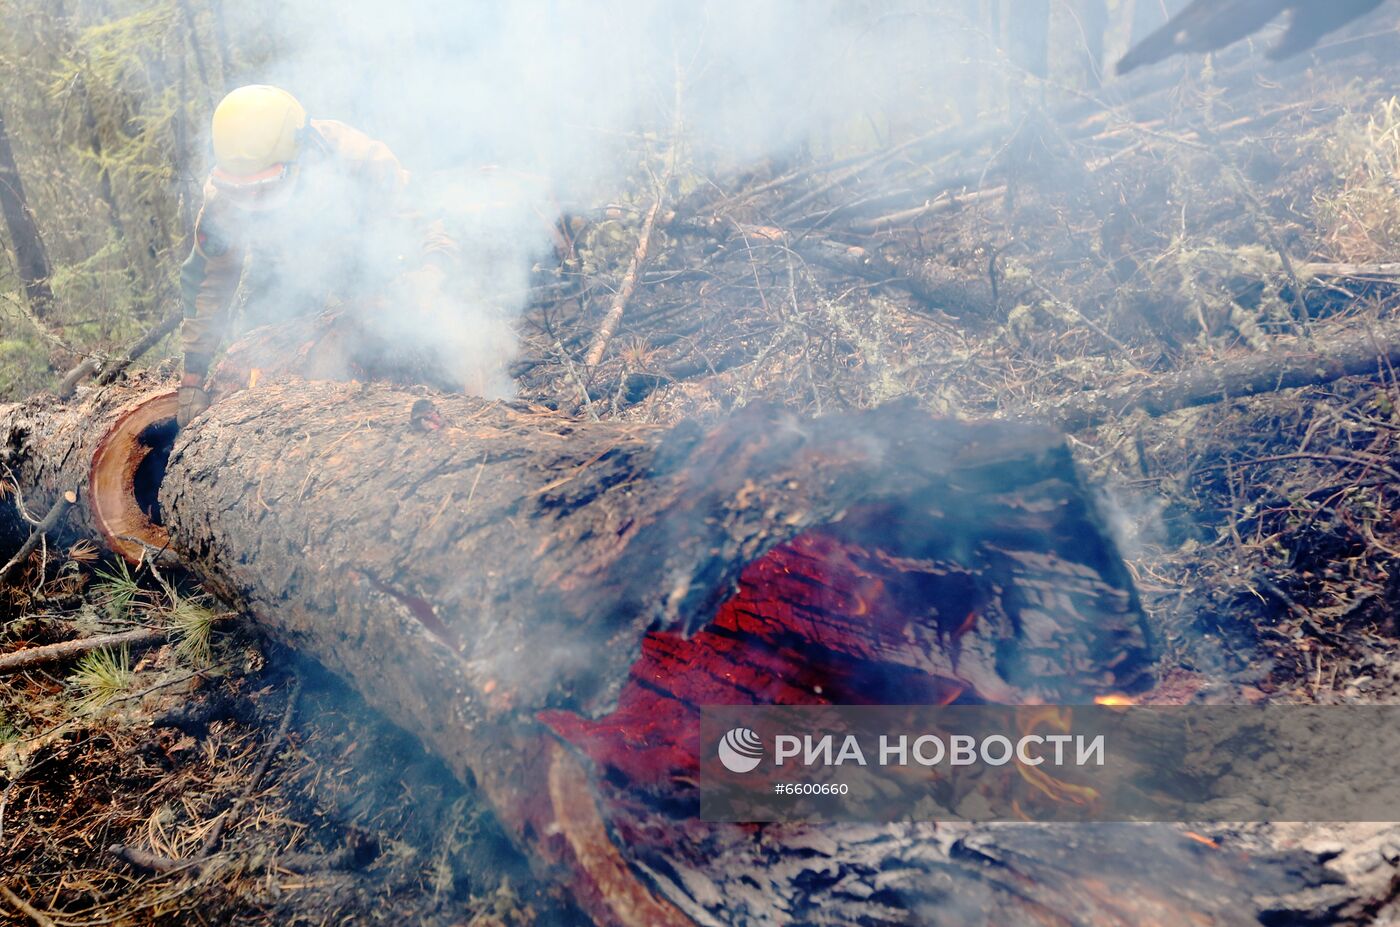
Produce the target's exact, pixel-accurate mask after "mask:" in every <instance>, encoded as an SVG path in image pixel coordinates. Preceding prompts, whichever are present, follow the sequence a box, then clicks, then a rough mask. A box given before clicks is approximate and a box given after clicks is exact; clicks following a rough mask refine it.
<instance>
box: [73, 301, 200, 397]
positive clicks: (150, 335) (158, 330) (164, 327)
mask: <svg viewBox="0 0 1400 927" xmlns="http://www.w3.org/2000/svg"><path fill="white" fill-rule="evenodd" d="M184 317H185V316H184V313H183V312H172V313H170V314H169V315H168V316H166V317H165V318H163V319H161V320H160V322H159V323H157V324H156V326H155V327H154V328H152V329H151V330H150V331H148V332H146V334H144V335H142V336H141V337H140V338H138V339H137V340H136V341H133V342H132V343H131V346H130V347H128V348H127V349H126V350H125V351H123V352H122V354H121V357H119V358H118V359H116V360H112V361H109V362H106V363H102V362H99V361H98V360H97V358H95V357H89V358H87V359H86V360H84V361H83V362H82V363H81V364H79V365H78V366H76V367H74V368H73V369H72V370H70V371H68V373H67V374H66V375H64V377H63V379H62V380H61V381H60V382H59V384H58V386H57V387H56V388H55V390H54V392H55V393H57V395H58V397H59V398H60V399H67V398H68V397H69V396H72V395H73V393H74V392H75V391H76V390H77V388H78V384H79V383H82V382H83V381H84V380H86V379H87V378H88V377H90V376H92V375H93V374H94V373H97V371H98V370H99V369H100V370H101V371H102V374H101V375H100V376H99V377H98V378H97V382H98V384H99V385H101V386H106V385H107V384H109V383H112V382H114V381H115V380H116V379H117V377H119V376H121V375H122V374H123V373H125V372H126V368H128V367H130V366H131V365H132V364H134V363H135V362H136V361H137V360H139V359H140V358H141V357H142V356H143V355H144V354H145V353H146V352H147V351H149V350H150V349H151V348H153V347H155V346H156V345H157V344H159V343H160V341H161V339H162V338H164V337H165V336H166V335H168V334H170V333H171V332H173V331H174V330H175V329H176V328H178V327H179V326H180V322H181V321H182V320H183V319H184Z"/></svg>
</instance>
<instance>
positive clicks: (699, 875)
mask: <svg viewBox="0 0 1400 927" xmlns="http://www.w3.org/2000/svg"><path fill="white" fill-rule="evenodd" d="M230 369H233V372H232V373H230V372H229V370H225V373H224V377H225V380H226V381H227V382H236V381H237V380H238V379H240V378H241V375H240V374H238V372H237V370H236V369H234V368H230ZM153 385H154V384H152V383H151V382H149V381H141V380H137V381H135V382H134V383H133V384H132V385H130V386H111V387H103V388H96V389H90V390H88V391H86V392H85V393H84V394H83V396H82V400H81V402H80V403H79V404H78V405H76V406H73V407H68V408H64V407H60V406H57V405H56V404H54V403H53V401H52V400H44V399H36V400H33V401H30V402H27V403H24V404H20V405H18V406H12V407H9V408H7V409H3V410H0V428H3V429H4V430H5V431H4V433H5V435H6V438H7V440H6V442H5V447H6V448H7V449H8V454H9V459H10V462H11V463H12V466H13V468H14V469H15V472H16V474H17V476H18V478H19V479H20V480H21V482H22V483H23V484H24V486H25V490H26V494H27V496H28V497H29V498H30V499H40V498H43V497H44V496H45V495H46V494H48V495H49V496H50V497H51V495H52V493H55V492H57V491H59V490H60V488H61V487H64V486H67V485H71V482H70V478H71V476H72V474H74V473H76V472H80V471H90V472H89V473H88V475H89V480H88V482H86V483H85V484H84V485H85V486H87V487H88V492H87V493H86V494H85V495H86V498H87V502H88V505H86V506H82V507H80V511H78V512H76V513H75V519H74V520H73V522H72V523H76V524H79V525H83V526H86V528H87V530H91V531H94V532H96V533H99V534H102V535H103V536H104V537H106V538H107V539H108V540H109V541H111V542H113V543H114V544H115V545H116V546H117V547H118V548H119V549H122V550H124V552H125V553H126V555H128V556H133V557H137V556H146V555H149V554H150V552H151V550H153V549H159V548H161V547H164V546H165V544H166V543H167V540H168V542H169V544H170V545H171V547H172V548H173V550H174V551H175V552H176V553H177V554H178V557H179V559H180V560H181V562H182V563H184V564H185V565H186V566H187V567H189V568H190V569H191V570H192V571H193V572H194V573H195V574H197V575H198V576H199V577H200V578H201V579H202V580H203V581H204V583H205V584H206V586H207V587H208V588H209V589H210V590H211V591H213V592H215V593H216V594H218V595H219V596H220V597H221V598H223V599H224V600H225V601H227V602H229V603H231V604H232V605H234V606H236V607H237V608H240V609H242V610H244V611H246V612H249V613H251V614H253V615H254V616H256V618H257V620H258V621H259V622H260V623H261V624H262V626H263V627H265V628H266V629H267V631H268V632H269V633H270V634H272V635H274V636H276V637H278V638H280V639H281V640H283V641H284V642H286V643H288V644H290V645H291V646H293V647H296V648H298V649H300V650H301V651H303V652H305V653H307V654H308V655H310V656H313V657H315V658H316V659H318V660H320V661H321V662H323V663H324V664H325V665H327V666H328V667H329V668H331V669H332V670H334V671H335V672H337V673H338V674H340V675H341V676H343V677H344V678H345V679H347V680H348V681H349V682H350V683H351V684H352V685H353V686H354V687H355V688H357V689H358V690H359V691H360V692H361V693H362V694H363V695H364V697H365V699H366V700H367V701H368V702H369V703H370V704H371V705H373V706H375V707H377V708H378V709H380V710H381V711H383V712H384V713H385V714H386V715H388V716H389V717H390V718H392V719H393V720H395V721H396V722H397V723H398V724H400V725H402V726H403V727H405V728H406V729H408V730H410V731H412V732H414V733H415V734H416V735H417V736H418V737H420V738H421V739H422V741H423V742H424V743H425V745H427V746H428V747H429V749H431V750H432V751H433V752H435V753H437V754H438V755H439V756H441V757H442V758H443V759H444V760H445V761H446V762H447V764H448V765H449V767H450V768H451V769H452V770H453V771H454V772H455V773H456V774H457V775H458V776H460V777H461V778H462V779H463V780H464V781H468V782H476V783H478V784H479V786H480V787H481V789H482V790H483V791H484V792H485V794H486V795H487V796H488V797H489V798H490V800H491V801H492V803H493V804H494V806H495V807H496V809H497V811H498V813H499V815H500V817H501V819H502V821H503V822H504V823H505V824H506V826H507V828H508V829H509V830H510V831H512V832H513V833H514V834H515V835H516V837H517V838H518V839H519V840H520V841H521V843H522V844H523V845H525V846H526V847H528V848H529V849H530V850H531V852H532V853H533V854H534V857H535V858H536V860H537V861H538V862H539V864H540V867H541V871H542V872H544V873H547V874H548V875H549V876H551V877H553V878H559V879H562V880H563V881H564V882H565V883H567V885H568V886H569V887H570V888H571V889H572V891H573V892H574V895H575V897H576V898H577V899H578V901H579V903H580V904H581V905H582V906H583V907H584V908H585V909H586V910H588V911H589V913H590V914H591V915H592V916H593V917H594V918H595V919H597V921H598V922H599V923H604V924H623V925H638V927H641V925H645V927H657V925H670V924H681V925H683V924H692V923H699V924H706V923H731V922H751V923H792V922H801V923H855V922H864V923H905V922H908V921H909V917H910V915H909V914H908V913H907V912H917V911H924V912H929V911H931V910H933V907H937V906H938V905H940V904H944V903H945V901H940V899H946V898H948V897H963V896H965V897H967V898H974V897H975V898H977V899H979V901H978V904H979V906H980V907H981V908H982V909H983V910H986V911H994V912H997V913H998V914H1000V915H1001V918H1000V919H999V920H1000V922H1008V923H1009V922H1017V923H1064V922H1066V921H1069V922H1073V923H1082V924H1104V925H1109V924H1113V925H1117V924H1128V923H1136V922H1142V921H1143V920H1144V919H1153V918H1156V919H1166V918H1168V917H1170V918H1173V919H1178V920H1180V919H1186V920H1190V919H1193V918H1194V919H1197V920H1210V921H1212V922H1215V923H1247V922H1250V921H1252V913H1253V912H1255V911H1257V909H1258V904H1257V903H1256V901H1255V898H1256V895H1258V894H1259V893H1261V892H1263V893H1266V894H1267V893H1268V892H1274V893H1276V894H1277V893H1279V892H1282V891H1285V890H1291V889H1293V888H1296V887H1297V885H1296V879H1295V881H1294V882H1291V883H1287V884H1286V885H1285V884H1284V883H1285V881H1286V880H1283V879H1282V877H1281V876H1280V875H1279V871H1280V870H1278V869H1275V868H1270V866H1271V865H1272V864H1268V865H1266V864H1264V863H1263V862H1261V861H1260V860H1258V859H1252V860H1248V861H1247V864H1246V862H1240V863H1238V864H1236V863H1235V862H1230V861H1225V860H1223V859H1212V860H1211V861H1210V864H1209V866H1205V864H1204V863H1202V864H1200V866H1199V867H1198V864H1197V863H1196V862H1193V858H1192V857H1191V855H1190V851H1189V848H1188V849H1187V850H1183V849H1182V848H1181V847H1179V846H1176V843H1177V842H1179V838H1178V837H1175V836H1173V837H1170V838H1163V837H1161V836H1160V834H1159V836H1158V837H1154V838H1152V840H1151V841H1146V840H1145V839H1144V837H1143V836H1142V835H1143V834H1144V833H1145V832H1144V831H1143V830H1141V829H1138V830H1133V829H1119V830H1114V831H1104V832H1103V834H1102V836H1101V837H1097V838H1095V841H1096V842H1092V843H1091V844H1086V845H1085V846H1086V852H1085V854H1084V855H1083V856H1082V857H1081V856H1079V855H1077V854H1075V853H1066V852H1065V849H1064V842H1063V840H1059V839H1058V838H1051V837H1044V836H1036V835H1037V834H1045V833H1048V832H1047V831H1045V830H1043V829H1033V830H1032V831H1028V832H1026V834H1027V835H1026V836H1020V837H1003V838H998V841H997V842H996V843H995V848H993V846H992V844H990V843H988V842H987V839H986V838H985V835H984V837H982V838H979V837H978V834H981V833H983V832H981V831H976V830H974V831H972V832H971V833H970V834H968V835H967V836H966V837H965V838H963V839H960V840H956V841H955V840H952V839H949V837H948V833H949V832H948V831H946V830H940V831H934V830H930V829H927V828H894V829H891V828H874V829H871V828H866V829H863V830H862V829H851V828H793V827H785V828H775V829H767V830H758V831H756V830H754V829H751V828H745V827H740V826H734V825H719V824H701V823H699V822H698V821H697V820H696V819H695V815H694V804H695V801H696V798H695V792H694V781H693V777H694V775H695V769H696V768H697V765H698V755H697V750H698V749H699V747H698V744H697V743H695V739H696V738H697V736H698V722H697V721H696V719H695V714H696V711H697V708H698V706H700V705H702V704H712V703H725V702H733V701H736V700H738V701H752V702H756V703H769V702H771V703H781V704H821V703H832V702H835V703H852V704H862V703H864V704H878V703H890V702H894V703H899V702H914V703H932V702H946V701H951V700H964V701H982V700H993V701H1025V700H1034V699H1040V700H1045V701H1069V702H1074V701H1083V700H1085V699H1088V698H1089V697H1091V696H1094V695H1096V694H1102V693H1106V692H1132V691H1138V690H1141V689H1143V688H1144V687H1145V686H1147V685H1149V684H1150V682H1151V670H1152V660H1153V656H1154V650H1153V645H1152V641H1151V637H1150V635H1149V633H1148V631H1147V629H1146V628H1145V626H1144V623H1143V619H1142V616H1141V613H1140V612H1139V610H1138V607H1137V602H1136V598H1135V595H1134V593H1133V590H1132V587H1131V584H1130V582H1129V579H1128V575H1127V573H1126V571H1125V568H1124V566H1123V564H1122V563H1121V561H1120V560H1119V558H1118V556H1117V554H1116V552H1115V550H1114V547H1113V544H1112V543H1111V541H1109V540H1108V538H1107V534H1106V532H1105V530H1104V527H1103V524H1102V522H1101V520H1100V519H1099V517H1098V515H1097V514H1096V510H1095V507H1094V504H1093V503H1092V501H1091V499H1090V497H1089V495H1088V494H1087V493H1086V492H1085V491H1084V490H1083V488H1082V487H1081V486H1080V484H1079V481H1078V478H1077V475H1076V473H1075V469H1074V466H1073V462H1072V460H1071V458H1070V455H1069V454H1068V452H1067V450H1066V448H1065V446H1064V444H1063V442H1062V441H1061V439H1060V438H1059V437H1058V435H1057V434H1056V433H1054V432H1052V431H1049V430H1046V429H1043V428H1040V427H1036V426H1029V425H1022V424H1015V423H986V424H967V423H958V422H935V421H932V420H929V419H925V418H922V417H920V416H917V415H916V414H915V413H913V412H912V411H911V410H909V409H906V408H888V409H884V410H879V411H875V412H870V413H865V414H855V415H847V416H835V417H831V418H826V419H820V420H816V421H808V420H803V419H800V418H798V417H796V416H793V415H790V414H788V413H786V412H782V411H779V410H748V411H746V412H745V413H744V414H742V415H739V416H737V417H735V418H733V419H731V420H730V421H728V422H725V423H723V424H721V425H719V426H717V427H715V428H713V429H710V430H708V431H706V430H702V429H700V428H698V427H696V426H682V427H679V428H676V429H671V430H666V429H661V428H656V427H651V426H639V425H628V424H621V423H580V422H576V421H571V420H568V419H564V418H562V417H559V416H557V415H555V414H552V413H548V412H545V411H542V410H538V409H533V408H529V407H525V406H518V405H511V404H506V403H499V402H486V401H482V400H476V399H471V398H466V397H462V396H443V395H434V394H430V393H428V392H427V391H424V390H421V389H419V390H405V389H398V388H393V387H390V386H384V385H367V386H366V385H361V384H345V383H308V382H304V381H299V380H295V379H292V380H282V381H278V382H273V383H268V382H266V381H264V382H262V383H261V384H260V385H258V386H257V387H256V388H252V389H241V390H236V391H232V392H230V391H229V390H227V389H226V390H225V392H224V394H223V395H222V396H221V397H220V398H219V399H218V401H216V403H215V404H214V406H213V407H212V408H211V409H210V411H209V412H208V413H206V415H205V416H204V417H203V418H201V419H200V420H199V422H198V423H197V424H196V425H195V426H194V427H192V428H190V429H189V430H188V431H187V432H186V433H185V434H183V435H181V436H180V437H179V440H178V441H175V442H174V444H173V447H172V446H171V443H170V442H171V438H172V435H171V432H170V429H169V427H168V424H167V423H168V420H169V416H170V415H172V414H173V404H172V401H171V398H170V395H169V394H168V392H165V391H164V390H161V389H157V390H154V391H152V390H151V387H152V386H153ZM167 453H168V454H169V456H168V460H167V458H166V456H165V455H166V454H167ZM153 517H154V518H157V519H159V520H160V521H162V522H163V524H155V523H153V522H152V521H150V519H151V518H153ZM123 538H127V539H129V541H130V544H127V546H125V547H123V546H122V545H123V543H124V542H123ZM969 839H970V841H971V842H969ZM979 840H980V842H979ZM1158 840H1164V841H1166V842H1168V843H1171V844H1172V847H1173V849H1172V850H1171V852H1170V853H1166V854H1165V856H1164V858H1169V859H1173V860H1176V861H1177V862H1176V863H1174V865H1178V864H1179V866H1180V867H1181V871H1182V872H1183V873H1186V874H1187V875H1188V876H1190V877H1188V878H1184V879H1183V881H1182V883H1181V885H1180V887H1179V888H1174V887H1172V886H1160V885H1156V884H1152V885H1149V884H1147V883H1146V882H1145V880H1144V877H1143V876H1142V875H1141V874H1140V872H1138V871H1137V870H1134V869H1132V867H1125V866H1118V865H1116V861H1117V860H1123V859H1127V858H1129V857H1130V855H1131V854H1132V853H1133V852H1135V851H1136V852H1151V853H1157V852H1159V849H1158V848H1156V847H1155V843H1156V842H1157V841H1158ZM1149 844H1150V845H1149ZM1054 847H1058V849H1054ZM1161 852H1165V851H1161ZM998 856H999V858H998ZM1304 856H1305V854H1304ZM993 858H998V862H997V865H998V866H1000V867H1001V869H1000V870H999V871H1000V872H1002V873H1003V876H1004V877H997V878H989V877H988V873H987V871H986V862H985V860H987V859H993ZM1304 862H1305V860H1303V859H1301V858H1300V859H1290V860H1289V861H1288V862H1287V864H1286V866H1284V864H1282V863H1280V864H1279V866H1281V867H1283V870H1284V871H1287V872H1288V873H1290V874H1291V875H1296V873H1297V872H1298V871H1300V870H1301V869H1304V868H1306V867H1305V865H1304ZM833 866H834V867H837V869H838V870H841V871H843V872H844V873H845V875H846V878H845V879H844V880H843V881H841V882H840V883H839V885H840V888H839V890H837V883H836V881H835V880H834V879H830V878H828V877H827V876H828V875H830V874H831V872H832V867H833ZM891 867H894V869H892V868H891ZM1197 868H1202V869H1208V870H1209V872H1210V876H1209V878H1208V879H1206V878H1205V876H1203V875H1202V876H1200V878H1196V877H1195V875H1197V873H1196V869H1197ZM895 870H898V871H900V872H902V873H904V874H905V875H904V876H901V877H900V878H898V879H894V881H890V880H891V878H892V877H891V876H890V873H891V872H894V871H895ZM822 873H826V875H823V874H822ZM1066 875H1068V876H1069V877H1076V876H1079V877H1090V876H1092V877H1093V878H1096V879H1105V878H1107V879H1110V880H1115V886H1116V889H1115V890H1116V891H1117V892H1118V895H1120V896H1123V897H1126V898H1127V899H1128V900H1121V899H1118V898H1114V897H1111V896H1110V895H1107V894H1103V893H1095V892H1087V893H1086V892H1081V891H1079V890H1078V889H1077V888H1075V887H1074V886H1073V885H1069V886H1066V885H1065V884H1063V883H1062V882H1061V883H1057V882H1055V881H1053V879H1052V876H1054V877H1056V878H1063V877H1064V876H1066ZM1323 875H1324V874H1323V873H1321V870H1320V868H1319V872H1318V874H1317V876H1316V879H1315V881H1322V880H1323ZM1027 878H1030V879H1032V880H1033V881H1032V882H1031V883H1027V882H1026V879H1027ZM1203 879H1204V881H1202V880H1203ZM862 886H864V888H862ZM881 886H892V887H881ZM931 906H932V907H931ZM956 907H957V906H956V905H955V906H954V908H956ZM949 910H950V912H952V911H953V909H952V908H950V909H949ZM959 910H960V909H959ZM901 911H903V912H905V913H901ZM820 912H827V913H825V914H821V913H820ZM953 919H954V920H958V919H960V917H954V918H953ZM924 920H930V918H928V917H925V918H924Z"/></svg>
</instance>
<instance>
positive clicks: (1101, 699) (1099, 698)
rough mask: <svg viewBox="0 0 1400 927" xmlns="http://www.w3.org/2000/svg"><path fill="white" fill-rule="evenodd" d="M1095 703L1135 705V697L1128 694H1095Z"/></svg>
mask: <svg viewBox="0 0 1400 927" xmlns="http://www.w3.org/2000/svg"><path fill="white" fill-rule="evenodd" d="M1094 704H1095V705H1110V706H1112V705H1120V706H1121V705H1136V704H1137V699H1135V698H1133V697H1132V696H1129V695H1096V696H1094Z"/></svg>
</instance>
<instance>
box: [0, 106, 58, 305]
mask: <svg viewBox="0 0 1400 927" xmlns="http://www.w3.org/2000/svg"><path fill="white" fill-rule="evenodd" d="M0 214H3V215H4V217H5V229H6V231H8V232H9V236H10V246H11V247H12V248H14V252H15V266H16V269H17V270H18V272H19V279H20V283H21V284H22V285H23V287H24V296H25V299H26V300H27V301H28V302H29V308H30V309H31V310H32V311H33V312H34V314H35V315H36V316H38V317H39V318H40V319H43V318H45V317H47V315H48V313H49V308H50V307H51V306H52V305H53V290H52V289H51V288H50V286H49V278H50V277H52V276H53V269H52V267H51V266H50V265H49V255H48V252H47V251H45V250H44V240H43V239H42V238H41V237H40V236H39V227H38V226H37V225H36V224H35V223H34V214H33V213H32V212H31V211H30V209H29V200H28V198H27V197H26V196H25V192H24V183H23V181H22V180H21V179H20V174H19V165H18V164H16V163H15V153H14V149H13V148H12V147H11V146H10V133H9V129H8V128H7V127H6V125H5V114H4V113H3V112H0Z"/></svg>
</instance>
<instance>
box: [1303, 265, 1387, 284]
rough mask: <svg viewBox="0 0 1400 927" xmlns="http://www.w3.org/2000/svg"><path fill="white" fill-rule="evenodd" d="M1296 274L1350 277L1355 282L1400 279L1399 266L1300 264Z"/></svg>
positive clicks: (1304, 277)
mask: <svg viewBox="0 0 1400 927" xmlns="http://www.w3.org/2000/svg"><path fill="white" fill-rule="evenodd" d="M1298 274H1299V276H1301V277H1302V278H1303V279H1304V280H1307V279H1309V278H1312V277H1350V278H1352V279H1355V280H1372V279H1374V280H1393V279H1395V278H1396V277H1400V264H1319V263H1312V264H1301V265H1299V267H1298Z"/></svg>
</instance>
